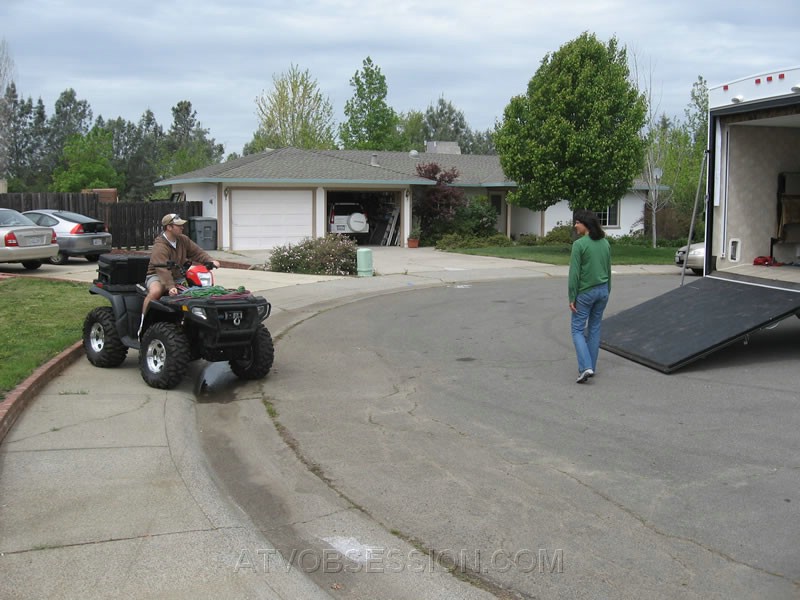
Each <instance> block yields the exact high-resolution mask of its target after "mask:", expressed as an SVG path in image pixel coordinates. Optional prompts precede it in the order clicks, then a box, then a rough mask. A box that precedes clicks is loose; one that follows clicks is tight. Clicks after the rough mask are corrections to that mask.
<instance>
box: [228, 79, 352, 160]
mask: <svg viewBox="0 0 800 600" xmlns="http://www.w3.org/2000/svg"><path fill="white" fill-rule="evenodd" d="M272 81H273V85H274V87H273V89H272V90H271V91H270V92H269V93H266V92H264V93H262V94H261V96H259V97H258V98H256V113H257V115H258V118H259V128H258V130H257V131H256V132H255V134H254V135H253V139H252V140H251V141H250V142H249V143H248V144H247V145H246V146H245V147H244V153H245V154H254V153H256V152H263V151H264V150H266V149H269V148H285V147H287V146H293V147H295V148H307V149H333V148H336V139H335V138H336V134H335V126H334V121H333V106H332V105H331V103H330V100H328V98H327V97H325V96H323V95H322V92H320V91H319V85H318V84H317V81H316V79H314V78H313V77H312V76H311V73H310V72H309V71H308V70H305V71H301V70H300V68H299V67H298V66H296V65H291V67H290V68H289V71H288V72H287V73H283V74H281V75H280V76H278V75H273V77H272Z"/></svg>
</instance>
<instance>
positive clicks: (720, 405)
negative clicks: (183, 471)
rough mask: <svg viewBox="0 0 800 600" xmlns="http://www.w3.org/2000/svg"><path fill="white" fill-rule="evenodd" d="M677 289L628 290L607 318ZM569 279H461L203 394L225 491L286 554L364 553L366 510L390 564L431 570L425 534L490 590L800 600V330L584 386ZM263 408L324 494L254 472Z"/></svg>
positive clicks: (332, 331) (346, 310)
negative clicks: (263, 378) (667, 370)
mask: <svg viewBox="0 0 800 600" xmlns="http://www.w3.org/2000/svg"><path fill="white" fill-rule="evenodd" d="M675 283H676V282H675V280H674V278H671V277H663V276H650V277H648V276H641V277H638V276H637V277H618V278H617V279H616V280H615V285H614V290H613V293H612V302H611V303H610V305H609V309H608V310H609V314H611V313H614V312H618V311H620V310H622V309H624V308H626V307H627V306H631V305H634V304H637V303H639V302H641V301H643V300H644V299H646V298H649V297H652V296H654V295H657V294H659V293H662V292H664V291H666V290H668V289H672V288H673V287H674V285H675ZM563 285H564V281H563V280H559V279H548V280H514V281H504V282H503V283H502V285H500V284H497V283H490V282H484V283H453V284H451V285H449V286H446V287H437V288H433V289H427V290H416V291H415V292H414V293H407V294H402V293H400V294H394V295H392V296H391V297H381V298H380V299H365V300H361V301H358V302H354V303H350V304H347V305H345V306H341V307H339V308H336V309H334V310H330V311H326V312H322V313H320V314H318V315H316V316H315V317H314V318H312V319H309V320H307V321H304V322H302V323H300V324H298V325H296V326H295V327H293V328H291V329H290V330H288V331H287V332H286V333H285V334H284V335H283V336H282V337H281V339H280V342H279V347H280V357H281V360H280V364H279V365H278V366H277V368H276V370H275V372H274V373H273V374H272V375H271V376H270V378H269V381H268V382H264V383H261V384H254V385H253V386H251V387H245V388H238V389H237V391H236V396H235V398H234V399H231V398H230V394H229V391H230V386H229V383H230V382H227V383H226V382H225V380H224V377H223V378H222V379H221V380H219V381H218V383H217V386H218V390H215V389H208V390H207V391H206V395H205V399H201V400H200V404H199V405H198V414H199V420H200V423H201V429H202V431H203V433H202V434H201V436H202V437H203V438H204V440H205V449H206V451H207V453H208V455H209V456H210V457H211V458H210V460H211V461H212V463H213V464H214V465H215V470H216V472H217V473H219V476H220V479H221V481H222V482H223V485H226V486H228V489H229V490H230V491H231V493H232V494H233V495H234V497H235V498H236V499H237V502H239V503H240V504H241V505H242V506H244V507H246V510H247V512H248V514H249V515H250V516H251V518H253V519H254V521H256V522H259V523H262V524H264V526H267V527H269V528H270V531H271V535H270V536H269V537H270V539H271V540H272V541H273V542H274V543H276V546H278V547H279V548H281V550H282V552H283V553H284V554H285V555H288V554H290V553H291V552H292V551H295V552H298V551H302V550H303V549H305V550H307V551H308V550H309V549H311V548H315V545H314V544H313V543H312V542H313V540H315V539H316V540H318V539H319V538H320V536H321V533H320V532H321V531H330V530H331V524H330V521H334V522H336V523H337V527H338V529H339V531H340V532H341V536H340V537H341V538H342V539H344V540H349V543H350V544H351V546H352V548H361V549H362V550H363V548H365V547H369V542H365V540H374V539H375V537H374V536H373V535H369V534H368V533H367V532H363V531H362V532H360V533H356V531H357V530H356V529H355V528H353V527H352V526H351V525H352V524H349V523H348V515H350V513H352V512H358V513H364V514H367V515H369V516H370V519H371V520H372V521H374V522H375V523H379V524H380V525H381V527H382V528H383V529H384V530H388V531H392V532H396V533H397V537H398V539H396V540H395V541H394V542H392V541H391V540H388V541H387V540H386V539H385V538H384V539H383V540H382V542H381V543H380V544H378V545H375V544H374V542H373V543H372V544H373V547H372V551H373V552H374V553H375V556H376V557H379V558H380V560H377V559H376V563H375V568H376V569H392V568H393V569H410V568H413V567H415V566H417V563H416V562H415V557H414V555H413V553H411V554H409V549H408V547H407V546H406V545H405V544H403V543H401V541H402V540H412V541H413V543H414V544H415V545H416V546H418V547H421V548H425V549H426V551H429V552H432V553H433V554H434V555H436V554H438V555H442V556H443V557H444V560H445V562H446V561H447V560H452V561H453V562H455V563H456V564H457V565H458V568H457V571H463V573H464V574H465V575H473V576H476V578H477V579H478V580H480V581H481V582H482V583H483V584H484V585H485V586H486V588H487V589H488V590H490V591H492V592H493V593H495V594H498V595H502V594H503V593H507V591H508V590H512V591H513V593H514V594H517V596H516V597H523V598H645V597H646V598H664V599H668V598H678V597H680V598H756V597H757V598H794V597H797V589H798V588H797V583H796V582H797V581H798V580H800V551H798V546H797V544H796V541H797V539H800V518H798V517H800V513H799V512H798V511H799V510H800V508H799V507H798V503H799V502H800V496H798V490H800V474H799V473H800V472H799V471H798V468H797V467H798V463H797V459H798V456H799V455H800V453H798V450H799V449H800V447H799V446H798V438H797V433H796V432H797V430H798V426H800V417H798V414H797V411H796V410H795V408H796V403H797V392H796V375H795V373H796V364H797V359H798V358H800V356H798V354H799V352H798V349H797V345H796V339H797V336H798V334H800V321H798V320H797V319H790V320H787V321H784V322H782V323H781V324H779V325H778V327H776V328H775V329H774V330H771V331H764V332H760V333H758V334H755V335H753V336H752V337H751V338H750V340H748V344H747V345H744V344H739V345H737V346H733V347H730V348H728V349H725V350H723V351H721V352H719V353H717V354H715V355H712V356H711V357H708V358H706V359H704V360H703V361H701V362H699V363H697V364H696V365H693V366H690V367H687V368H685V369H684V370H682V371H680V372H679V373H677V374H673V375H664V374H661V373H658V372H656V371H653V370H651V369H648V368H646V367H643V366H641V365H637V364H635V363H631V362H629V361H627V360H625V359H622V358H619V357H617V356H614V355H612V354H609V353H607V352H602V353H601V359H600V362H599V365H598V372H597V376H596V377H595V378H594V379H592V380H591V382H590V383H589V384H587V385H576V384H575V383H574V377H575V368H576V367H575V357H574V351H573V349H572V344H571V341H570V339H569V335H568V331H569V320H568V313H567V311H566V306H565V301H564V290H563ZM212 388H213V386H212ZM220 391H221V392H222V393H220ZM223 399H224V400H223ZM263 399H266V402H267V404H268V405H269V407H270V409H271V410H272V411H274V415H276V416H275V417H274V420H275V423H276V424H277V425H278V429H279V431H281V432H282V434H283V437H284V441H285V442H287V443H288V446H289V447H290V448H291V449H292V453H293V454H294V456H293V457H292V458H291V459H290V458H289V457H285V459H286V460H287V461H288V460H297V461H299V462H300V463H302V464H303V465H305V466H306V467H307V468H309V469H310V470H311V472H312V473H314V474H315V475H316V476H317V485H311V484H310V483H309V481H308V480H306V481H305V482H304V483H298V480H297V479H296V477H294V476H293V477H291V478H290V479H286V473H287V472H288V471H285V472H283V473H281V472H280V471H270V470H264V469H261V468H260V466H259V465H260V464H264V462H265V461H261V460H259V459H258V458H257V456H258V452H257V451H256V454H254V446H255V445H256V444H257V440H258V437H259V436H258V434H257V433H256V432H257V430H258V428H259V427H261V425H260V424H258V422H259V420H261V419H264V418H265V417H264V415H265V414H266V411H267V409H266V407H265V406H264V403H263ZM243 431H246V432H249V433H248V434H246V435H243ZM245 457H249V459H248V458H245ZM245 474H246V476H244V475H245ZM319 482H324V483H325V484H326V487H327V489H322V488H320V486H319V485H318V484H319ZM331 492H332V496H329V494H331ZM326 497H327V498H328V500H327V501H323V500H321V499H322V498H326ZM329 502H332V503H334V505H335V506H336V507H337V508H336V510H329V511H327V512H326V513H325V514H326V518H324V519H321V518H320V517H319V514H317V511H318V510H319V507H320V505H324V506H328V503H329ZM302 507H306V508H302ZM311 507H313V508H311ZM337 519H341V520H340V521H337ZM315 551H316V552H322V547H316V550H315ZM312 576H313V577H315V578H316V580H317V582H318V583H320V584H322V583H324V582H325V581H326V580H325V577H324V573H320V572H317V573H314V574H313V575H312ZM356 580H357V578H356V577H353V581H352V582H348V585H349V586H351V589H355V590H357V591H358V592H361V595H360V597H370V593H369V592H370V591H372V592H373V593H374V592H375V590H370V588H369V584H370V583H371V582H372V583H374V581H375V580H374V579H373V580H369V579H368V578H362V579H361V580H360V582H361V583H357V581H356ZM504 590H505V591H506V592H504ZM372 597H380V594H377V595H374V596H372ZM512 597H514V596H512Z"/></svg>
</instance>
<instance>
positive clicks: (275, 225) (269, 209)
mask: <svg viewBox="0 0 800 600" xmlns="http://www.w3.org/2000/svg"><path fill="white" fill-rule="evenodd" d="M312 210H313V202H312V192H311V191H309V190H275V191H270V190H234V191H233V192H232V194H231V248H232V249H234V250H260V249H262V248H274V247H275V246H282V245H285V244H289V243H291V244H296V243H297V242H299V241H301V240H303V239H304V238H307V237H311V232H312V228H311V227H312V223H313V214H312Z"/></svg>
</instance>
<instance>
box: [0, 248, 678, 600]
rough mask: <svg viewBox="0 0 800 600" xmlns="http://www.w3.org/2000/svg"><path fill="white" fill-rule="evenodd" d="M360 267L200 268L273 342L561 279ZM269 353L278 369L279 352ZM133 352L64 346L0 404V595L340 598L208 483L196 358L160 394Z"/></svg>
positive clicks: (501, 263) (444, 263)
mask: <svg viewBox="0 0 800 600" xmlns="http://www.w3.org/2000/svg"><path fill="white" fill-rule="evenodd" d="M212 254H213V255H214V256H215V258H218V259H220V260H222V261H225V263H226V264H234V263H239V264H240V265H259V264H263V262H264V261H265V259H266V256H267V251H248V252H242V253H227V252H213V253H212ZM373 259H374V260H373V264H374V268H375V271H376V276H374V277H360V278H356V277H316V276H302V275H300V276H298V275H290V274H282V273H271V272H267V271H262V270H258V269H251V270H244V269H241V268H240V269H232V268H223V269H220V270H219V271H216V272H215V275H216V280H217V283H218V284H220V285H224V286H227V287H235V286H239V285H244V286H245V287H247V288H248V289H250V290H251V291H253V292H255V293H257V294H259V295H263V296H265V297H267V298H268V299H269V300H270V302H271V303H272V305H273V314H272V316H271V317H270V318H269V320H268V321H267V323H266V324H267V326H268V328H269V329H270V331H271V332H272V335H273V337H278V336H279V335H280V334H281V333H282V332H284V331H286V329H287V328H289V327H291V326H292V325H293V324H295V323H297V322H299V321H302V320H304V319H307V318H309V317H310V316H313V315H314V314H316V313H318V312H319V311H320V310H325V309H328V308H330V307H333V306H337V305H341V304H344V303H347V302H350V301H355V300H358V299H360V298H364V297H367V296H373V295H379V294H387V293H394V292H399V291H407V290H410V289H414V288H415V287H429V286H441V285H450V284H459V283H467V282H478V281H490V280H499V279H510V278H514V279H517V278H531V279H535V278H538V277H564V276H565V275H566V273H567V269H566V267H554V266H550V265H540V264H535V263H527V262H523V261H513V260H505V259H494V258H485V257H472V256H465V255H458V254H447V253H442V252H437V251H435V250H433V249H430V248H420V249H404V248H373ZM677 271H678V270H677V269H676V268H675V267H673V266H671V265H669V266H661V267H619V268H615V272H616V273H618V274H624V273H640V274H657V273H664V274H667V275H672V276H677V275H678V272H677ZM33 275H35V276H41V277H53V278H61V279H72V280H77V281H85V282H90V281H91V280H92V279H94V277H95V276H96V265H91V264H89V263H84V262H83V261H72V262H71V263H70V264H69V265H67V266H64V267H55V266H51V265H45V266H43V267H42V268H41V269H40V271H37V272H36V273H34V274H33ZM26 276H27V275H26ZM532 284H533V282H532ZM565 295H566V290H565ZM565 305H566V299H565ZM276 356H277V358H276V360H277V361H278V362H279V361H280V344H278V348H277V354H276ZM137 358H138V356H137V353H136V352H135V351H131V352H130V354H129V356H128V358H127V359H126V361H125V363H123V365H121V366H120V367H119V368H116V369H98V368H95V367H93V366H92V365H91V364H89V362H88V361H86V360H85V358H84V356H83V352H82V348H81V347H80V344H76V346H75V347H73V348H72V349H71V350H69V351H67V352H65V353H63V354H62V355H61V356H60V357H59V358H57V359H55V360H54V361H52V362H51V364H50V365H48V366H46V367H44V368H42V369H40V371H39V372H38V373H37V374H36V375H35V376H34V377H33V378H32V379H31V380H29V381H27V382H26V383H25V385H24V386H21V388H20V389H18V390H15V392H13V393H12V394H10V395H9V396H8V397H7V398H6V401H5V402H4V403H3V409H4V410H5V411H7V413H8V414H3V413H2V412H0V419H4V420H6V421H7V422H9V423H10V422H11V418H13V417H14V416H15V414H16V415H18V419H17V421H16V422H15V423H14V424H13V426H12V427H11V428H10V430H9V432H8V433H7V435H6V437H5V439H3V440H2V444H0V564H1V565H2V573H3V577H2V578H0V597H2V598H110V597H123V596H124V597H126V598H152V597H163V598H219V597H230V598H270V599H272V598H287V599H288V598H303V599H313V598H324V597H330V596H335V597H346V596H347V592H346V590H342V591H341V592H339V593H337V591H338V590H339V589H340V588H338V587H336V586H331V589H321V588H319V587H318V586H317V585H315V584H314V583H312V582H311V580H310V579H309V578H308V577H307V576H306V575H305V574H303V573H302V572H301V571H300V570H297V569H295V568H291V567H290V566H289V565H287V564H286V562H285V561H284V560H283V559H282V558H281V556H280V555H279V554H278V553H277V552H275V551H274V547H273V546H272V545H271V544H270V542H269V540H268V539H266V538H265V537H264V535H263V534H262V532H261V531H259V530H258V529H257V528H256V527H254V526H253V524H252V523H251V522H250V520H249V518H248V517H247V515H246V514H245V513H244V512H243V511H242V510H241V509H240V508H239V507H238V506H236V505H234V504H233V503H232V502H231V501H230V500H229V499H228V498H227V496H226V495H225V494H224V493H222V492H221V491H220V489H219V488H218V486H217V485H216V484H215V482H214V474H213V472H212V471H211V469H210V468H209V466H208V464H207V462H206V459H205V457H204V455H203V452H202V450H201V448H200V443H199V441H198V431H197V426H196V420H195V408H194V407H195V393H196V391H197V390H196V389H195V386H196V385H199V381H200V379H201V377H200V374H201V370H202V368H203V365H202V364H194V365H192V367H191V368H190V372H189V374H188V375H187V377H186V378H185V380H184V381H183V383H182V384H181V385H179V386H178V387H177V388H175V389H174V390H170V391H161V390H155V389H152V388H149V387H147V386H146V385H145V384H144V382H143V381H142V379H141V377H140V375H139V370H138V365H137ZM201 362H202V361H201ZM22 408H24V410H22ZM416 577H417V579H416V588H414V587H411V588H409V589H410V592H409V593H410V594H412V596H410V597H416V598H424V597H431V598H433V597H436V598H481V597H488V595H487V594H485V593H484V592H482V591H480V590H478V589H476V588H472V587H470V586H469V585H467V584H466V583H464V582H462V581H460V580H457V579H455V578H453V577H450V576H439V577H437V578H436V579H435V580H433V579H431V580H430V581H429V580H426V579H420V578H421V577H422V578H424V577H426V575H424V574H417V576H416Z"/></svg>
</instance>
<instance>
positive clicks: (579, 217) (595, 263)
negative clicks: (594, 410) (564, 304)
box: [569, 210, 611, 383]
mask: <svg viewBox="0 0 800 600" xmlns="http://www.w3.org/2000/svg"><path fill="white" fill-rule="evenodd" d="M574 220H575V231H576V233H577V234H578V239H577V240H575V241H574V242H573V243H572V255H571V256H570V261H569V309H570V310H571V311H572V324H571V325H572V343H573V344H575V353H576V354H577V356H578V373H579V375H578V379H577V381H576V383H586V381H587V380H588V379H589V378H590V377H594V372H595V370H596V369H597V355H598V353H599V352H600V322H601V321H602V320H603V311H604V310H605V309H606V304H608V295H609V293H610V292H611V247H610V246H609V244H608V240H607V239H606V234H605V232H604V231H603V228H602V227H601V226H600V221H599V220H598V218H597V215H596V214H595V213H593V212H592V211H589V210H577V211H575V214H574Z"/></svg>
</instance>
